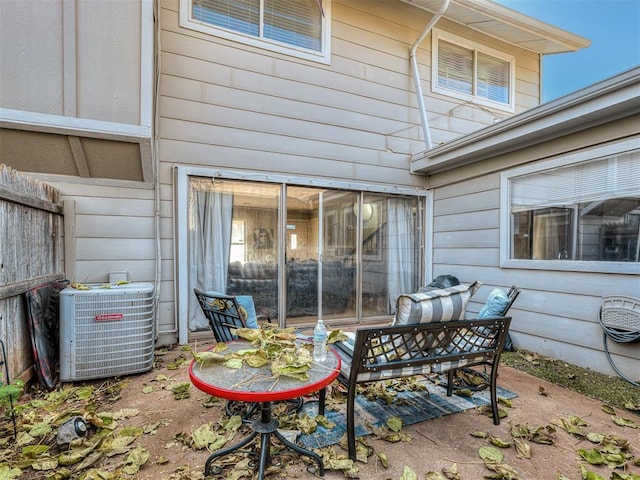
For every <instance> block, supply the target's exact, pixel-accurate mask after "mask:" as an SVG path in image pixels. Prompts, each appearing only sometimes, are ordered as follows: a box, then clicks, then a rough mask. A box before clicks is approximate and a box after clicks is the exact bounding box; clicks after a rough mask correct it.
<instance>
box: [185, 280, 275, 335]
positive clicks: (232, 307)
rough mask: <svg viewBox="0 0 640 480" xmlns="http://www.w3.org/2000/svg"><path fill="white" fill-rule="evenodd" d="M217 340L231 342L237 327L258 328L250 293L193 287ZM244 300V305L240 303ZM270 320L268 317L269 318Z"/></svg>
mask: <svg viewBox="0 0 640 480" xmlns="http://www.w3.org/2000/svg"><path fill="white" fill-rule="evenodd" d="M193 292H194V293H195V295H196V298H197V299H198V303H199V304H200V308H201V309H202V313H203V314H204V316H205V317H206V319H207V321H208V322H209V326H210V327H211V331H212V332H213V336H214V338H215V339H216V342H230V341H231V340H237V339H238V336H237V335H234V334H233V333H232V330H233V329H237V328H258V317H257V315H256V309H255V306H254V304H253V298H252V297H251V296H250V295H243V296H242V297H240V296H234V295H225V294H222V293H218V292H204V291H202V290H198V289H197V288H194V289H193ZM241 301H242V303H243V305H242V306H241V305H240V302H241ZM267 320H268V319H267Z"/></svg>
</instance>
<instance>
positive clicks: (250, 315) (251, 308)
mask: <svg viewBox="0 0 640 480" xmlns="http://www.w3.org/2000/svg"><path fill="white" fill-rule="evenodd" d="M235 297H236V301H237V302H238V305H239V306H240V307H241V308H244V309H245V311H246V312H247V318H245V320H244V323H246V324H247V328H254V329H255V328H258V315H257V314H256V306H255V304H254V303H253V297H252V296H251V295H235Z"/></svg>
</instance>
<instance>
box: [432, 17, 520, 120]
mask: <svg viewBox="0 0 640 480" xmlns="http://www.w3.org/2000/svg"><path fill="white" fill-rule="evenodd" d="M439 39H441V40H444V41H445V42H449V43H453V44H455V45H458V46H460V47H463V48H467V49H469V50H474V51H478V52H480V53H484V54H486V55H490V56H492V57H495V58H499V59H500V60H504V61H505V62H508V63H509V104H506V103H500V102H493V101H491V100H488V99H486V98H483V97H478V96H475V95H467V94H465V93H462V92H456V91H455V90H450V89H448V88H442V87H438V40H439ZM515 71H516V61H515V57H513V56H512V55H508V54H506V53H504V52H500V51H498V50H495V49H493V48H491V47H487V46H485V45H481V44H479V43H475V42H472V41H470V40H466V39H464V38H462V37H459V36H457V35H454V34H452V33H448V32H444V31H442V30H438V29H434V30H433V33H432V35H431V90H432V91H433V92H434V93H439V94H441V95H447V96H449V97H455V98H459V99H460V100H465V101H467V102H470V103H475V104H478V105H483V106H485V107H490V108H495V109H497V110H503V111H506V112H510V113H514V112H515V85H516V82H515V80H516V75H515ZM474 82H475V77H474Z"/></svg>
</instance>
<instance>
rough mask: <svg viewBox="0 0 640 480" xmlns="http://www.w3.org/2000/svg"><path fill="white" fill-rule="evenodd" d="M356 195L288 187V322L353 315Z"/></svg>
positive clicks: (310, 321)
mask: <svg viewBox="0 0 640 480" xmlns="http://www.w3.org/2000/svg"><path fill="white" fill-rule="evenodd" d="M356 198H357V197H356V194H355V193H353V192H346V193H345V192H339V191H330V190H322V189H317V188H307V187H294V186H290V187H288V188H287V196H286V199H287V202H286V203H287V217H286V262H285V264H286V268H285V281H286V291H287V314H286V316H287V322H288V324H290V323H291V322H295V323H297V324H298V323H313V322H315V320H316V319H317V318H318V316H322V317H323V318H325V319H329V318H354V317H355V302H354V299H355V264H354V260H353V256H354V253H355V249H356V229H357V226H356V224H355V216H354V213H353V207H354V201H355V199H356ZM320 219H322V221H320ZM320 238H322V241H320V240H319V239H320Z"/></svg>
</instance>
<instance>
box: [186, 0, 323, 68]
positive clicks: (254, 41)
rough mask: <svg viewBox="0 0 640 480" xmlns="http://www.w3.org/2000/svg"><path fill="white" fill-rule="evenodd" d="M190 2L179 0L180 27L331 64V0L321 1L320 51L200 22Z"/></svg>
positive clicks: (190, 0) (191, 0)
mask: <svg viewBox="0 0 640 480" xmlns="http://www.w3.org/2000/svg"><path fill="white" fill-rule="evenodd" d="M192 4H193V0H180V26H181V27H184V28H188V29H190V30H195V31H197V32H201V33H206V34H208V35H215V36H217V37H220V38H225V39H227V40H232V41H234V42H239V43H243V44H245V45H251V46H253V47H257V48H262V49H265V50H269V51H272V52H276V53H281V54H284V55H290V56H293V57H297V58H302V59H305V60H311V61H313V62H318V63H323V64H326V65H330V64H331V0H324V1H323V2H322V10H323V12H324V15H323V16H322V38H321V40H320V44H321V45H322V47H321V49H322V51H320V52H316V51H314V50H308V49H305V48H301V47H296V46H295V45H289V44H286V43H282V42H278V41H276V40H271V39H269V38H258V37H254V36H252V35H245V34H243V33H240V32H236V31H233V30H229V29H226V28H222V27H217V26H215V25H210V24H208V23H205V22H200V21H198V20H195V19H194V18H193V17H192V15H191V12H192V11H193V8H192Z"/></svg>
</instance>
